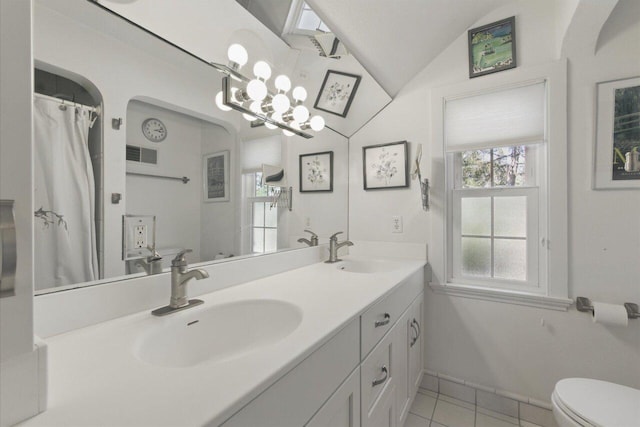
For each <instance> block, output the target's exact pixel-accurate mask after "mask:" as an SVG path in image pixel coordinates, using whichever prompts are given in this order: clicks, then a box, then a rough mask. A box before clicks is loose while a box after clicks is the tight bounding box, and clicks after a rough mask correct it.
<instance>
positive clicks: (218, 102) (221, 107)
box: [216, 91, 231, 111]
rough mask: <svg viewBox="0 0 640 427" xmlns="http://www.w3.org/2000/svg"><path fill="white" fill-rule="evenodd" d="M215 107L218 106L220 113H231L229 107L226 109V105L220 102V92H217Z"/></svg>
mask: <svg viewBox="0 0 640 427" xmlns="http://www.w3.org/2000/svg"><path fill="white" fill-rule="evenodd" d="M216 105H217V106H218V108H219V109H221V110H222V111H231V107H227V106H226V105H224V103H223V102H222V91H220V92H218V93H217V94H216Z"/></svg>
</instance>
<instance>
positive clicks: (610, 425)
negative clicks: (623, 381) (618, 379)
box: [551, 378, 640, 427]
mask: <svg viewBox="0 0 640 427" xmlns="http://www.w3.org/2000/svg"><path fill="white" fill-rule="evenodd" d="M551 403H552V404H553V415H554V417H555V419H556V421H557V423H558V425H559V426H560V427H575V426H594V427H639V426H640V390H637V389H635V388H631V387H626V386H623V385H619V384H614V383H610V382H606V381H599V380H593V379H588V378H566V379H563V380H560V381H558V383H557V384H556V387H555V389H554V390H553V394H552V395H551Z"/></svg>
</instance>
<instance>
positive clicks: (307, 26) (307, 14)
mask: <svg viewBox="0 0 640 427" xmlns="http://www.w3.org/2000/svg"><path fill="white" fill-rule="evenodd" d="M319 25H320V18H318V15H316V13H315V12H314V11H313V10H310V9H306V10H303V11H302V13H301V14H300V21H299V22H298V28H299V29H301V30H309V31H315V30H316V28H318V26H319Z"/></svg>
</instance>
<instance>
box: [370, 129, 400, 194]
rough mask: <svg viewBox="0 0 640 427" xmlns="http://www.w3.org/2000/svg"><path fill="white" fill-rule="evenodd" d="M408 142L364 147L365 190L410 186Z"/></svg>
mask: <svg viewBox="0 0 640 427" xmlns="http://www.w3.org/2000/svg"><path fill="white" fill-rule="evenodd" d="M407 151H408V147H407V141H400V142H391V143H388V144H379V145H370V146H368V147H362V165H363V172H364V189H365V190H382V189H387V188H405V187H408V186H409V156H408V155H407Z"/></svg>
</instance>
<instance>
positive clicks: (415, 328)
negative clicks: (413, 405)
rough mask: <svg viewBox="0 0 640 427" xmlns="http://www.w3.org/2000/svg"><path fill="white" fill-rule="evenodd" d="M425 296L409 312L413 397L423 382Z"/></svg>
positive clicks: (410, 387)
mask: <svg viewBox="0 0 640 427" xmlns="http://www.w3.org/2000/svg"><path fill="white" fill-rule="evenodd" d="M423 306H424V294H422V293H421V294H420V296H418V298H416V300H415V301H414V302H413V304H412V305H411V308H410V309H409V312H410V313H411V315H410V316H409V362H408V368H409V369H408V371H409V372H408V375H409V393H410V395H411V396H412V397H413V396H415V394H416V392H417V391H418V387H419V386H420V381H421V380H422V365H423V362H424V327H423V318H424V316H423Z"/></svg>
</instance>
